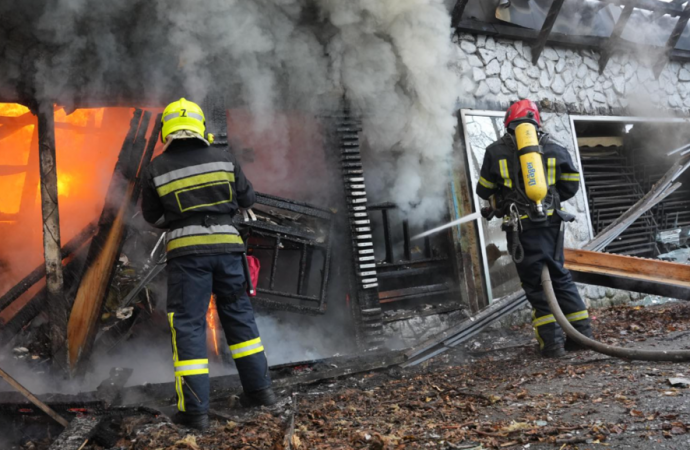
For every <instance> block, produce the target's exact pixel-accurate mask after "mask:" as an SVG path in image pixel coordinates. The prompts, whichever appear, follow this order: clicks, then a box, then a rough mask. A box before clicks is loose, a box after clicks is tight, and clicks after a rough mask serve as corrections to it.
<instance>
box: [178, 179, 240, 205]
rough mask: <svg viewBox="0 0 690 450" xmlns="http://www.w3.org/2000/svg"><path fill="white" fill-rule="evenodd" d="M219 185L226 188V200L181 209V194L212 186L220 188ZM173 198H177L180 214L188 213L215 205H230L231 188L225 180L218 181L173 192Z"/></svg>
mask: <svg viewBox="0 0 690 450" xmlns="http://www.w3.org/2000/svg"><path fill="white" fill-rule="evenodd" d="M220 185H223V186H227V187H228V198H227V199H223V200H220V201H217V202H214V203H204V204H201V205H192V206H188V207H187V208H183V207H182V202H181V201H180V194H182V193H183V192H189V191H194V190H196V189H204V188H208V187H212V186H220ZM175 198H177V206H178V207H179V208H180V212H185V211H189V210H190V209H197V208H204V207H206V206H215V205H220V204H222V203H230V202H231V201H232V187H231V186H230V182H229V181H227V180H223V181H219V182H216V183H208V184H202V185H201V186H194V187H190V188H187V189H181V190H179V191H177V192H175Z"/></svg>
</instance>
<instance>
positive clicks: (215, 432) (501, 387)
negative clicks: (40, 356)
mask: <svg viewBox="0 0 690 450" xmlns="http://www.w3.org/2000/svg"><path fill="white" fill-rule="evenodd" d="M593 315H594V316H596V320H595V330H596V331H595V332H596V334H597V337H598V338H599V339H600V340H603V341H604V342H607V343H611V344H616V345H622V344H625V345H626V346H632V345H634V346H641V347H647V348H657V349H658V348H668V349H671V348H673V349H685V348H688V347H689V346H690V304H688V303H668V304H664V305H656V306H650V307H639V306H638V307H633V306H619V307H614V308H610V309H605V310H597V311H594V314H593ZM531 333H532V331H531V329H530V328H529V327H527V326H525V327H521V328H517V329H513V330H507V331H491V332H487V333H484V334H483V335H481V336H480V337H479V338H478V339H476V340H473V341H471V342H469V343H468V344H467V345H466V346H465V347H464V348H459V349H457V350H455V351H454V352H452V353H447V354H444V355H442V356H440V357H437V358H436V359H435V360H432V361H431V362H429V363H427V364H425V365H423V366H421V367H415V368H412V369H400V368H398V367H393V368H388V369H386V370H382V371H378V372H371V373H366V374H358V375H354V376H351V377H347V378H342V379H339V380H328V381H325V382H320V383H318V384H312V385H309V386H301V387H298V388H291V389H290V390H283V391H282V392H281V395H282V396H283V398H284V400H283V401H282V402H281V404H280V405H279V406H278V407H274V408H272V409H261V410H252V411H249V410H241V409H235V408H233V407H232V400H231V399H216V400H215V401H214V402H213V404H212V409H213V411H214V412H215V416H214V421H213V425H212V428H211V430H209V431H208V432H204V433H199V432H192V431H190V430H185V429H181V428H178V427H176V426H174V425H171V424H170V423H169V422H168V421H167V418H166V417H165V416H163V415H161V416H158V417H152V416H146V415H142V416H139V417H128V418H126V419H124V420H123V421H122V423H121V424H120V425H119V426H118V428H117V429H116V430H115V433H117V434H118V435H119V441H118V442H117V445H115V446H114V447H111V448H116V449H137V450H140V449H142V450H143V449H192V450H197V449H235V448H247V449H250V448H251V449H284V448H293V449H295V448H298V449H316V448H318V449H350V448H356V449H377V450H378V449H403V448H404V449H408V448H409V449H415V448H420V449H421V448H438V449H489V448H508V449H518V448H529V449H561V450H565V449H597V448H605V447H608V448H615V449H619V448H620V449H651V448H654V449H686V448H689V447H690V434H688V427H690V417H689V413H688V407H687V406H686V403H687V398H688V397H690V388H688V386H687V385H684V384H678V385H675V386H673V385H671V383H670V381H669V379H670V378H679V377H680V378H683V377H688V378H690V366H689V365H688V364H672V363H646V362H630V361H622V360H618V359H612V358H609V357H606V356H603V355H599V354H595V353H592V352H580V353H576V354H572V355H570V356H569V357H567V358H563V359H558V360H543V359H540V358H539V357H538V355H537V351H536V348H535V346H534V345H533V338H532V335H531ZM688 382H689V383H690V381H688ZM164 409H165V408H164ZM292 424H294V426H293V425H292ZM22 448H24V449H29V448H32V449H39V448H41V445H40V443H26V444H25V445H24V446H23V447H22ZM101 448H103V447H100V446H99V445H97V444H89V443H87V444H86V445H85V446H84V449H101Z"/></svg>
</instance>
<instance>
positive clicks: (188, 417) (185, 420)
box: [171, 411, 209, 431]
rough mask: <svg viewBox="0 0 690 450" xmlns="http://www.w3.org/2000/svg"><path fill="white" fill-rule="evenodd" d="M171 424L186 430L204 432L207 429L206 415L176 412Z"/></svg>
mask: <svg viewBox="0 0 690 450" xmlns="http://www.w3.org/2000/svg"><path fill="white" fill-rule="evenodd" d="M171 420H172V423H174V424H175V425H180V426H182V427H186V428H194V429H195V430H199V431H204V430H206V429H208V427H209V421H208V414H188V413H184V412H182V411H178V412H177V413H176V414H175V415H174V416H172V417H171Z"/></svg>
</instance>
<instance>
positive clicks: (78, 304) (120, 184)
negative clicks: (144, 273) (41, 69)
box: [67, 110, 151, 376]
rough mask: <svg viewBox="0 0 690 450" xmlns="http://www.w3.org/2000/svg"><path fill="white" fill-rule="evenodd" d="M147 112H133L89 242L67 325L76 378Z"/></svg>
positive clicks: (108, 275)
mask: <svg viewBox="0 0 690 450" xmlns="http://www.w3.org/2000/svg"><path fill="white" fill-rule="evenodd" d="M150 117H151V113H150V112H146V113H143V118H142V111H141V110H136V111H135V113H134V115H133V117H132V121H131V122H130V130H129V133H128V134H127V137H126V138H125V141H124V143H123V146H122V150H121V152H120V157H119V158H118V161H117V164H116V165H115V171H114V173H113V178H112V179H111V182H110V186H109V188H108V193H107V195H106V200H105V205H104V207H103V211H102V213H101V218H100V220H99V223H98V231H97V233H96V236H94V238H93V240H92V241H91V246H90V247H89V253H88V256H87V259H86V264H85V270H84V273H83V275H82V277H81V281H80V284H79V288H78V290H77V293H76V296H75V299H74V305H73V307H72V312H71V314H70V317H69V323H68V325H67V359H68V361H67V363H68V366H69V370H70V374H71V375H72V376H74V375H76V374H77V371H78V369H79V368H80V363H81V362H82V361H84V360H85V359H87V358H88V356H89V354H90V352H91V348H92V346H93V340H94V338H95V335H96V331H97V324H98V318H99V316H100V313H101V309H102V307H103V302H104V301H105V298H106V297H107V295H108V291H109V289H110V281H111V279H112V276H113V273H114V269H115V264H116V261H117V258H118V256H119V254H120V250H121V248H122V242H123V239H124V236H125V231H126V230H125V226H126V222H127V219H128V218H129V211H130V209H131V207H132V198H133V193H134V190H135V185H136V174H137V171H138V169H139V166H140V164H141V159H142V154H143V152H144V146H145V145H146V139H145V138H146V132H147V130H148V124H149V120H150Z"/></svg>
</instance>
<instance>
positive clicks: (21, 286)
mask: <svg viewBox="0 0 690 450" xmlns="http://www.w3.org/2000/svg"><path fill="white" fill-rule="evenodd" d="M95 231H96V221H93V222H91V223H90V224H88V225H87V226H86V227H85V228H84V229H83V230H82V231H80V232H79V234H77V235H76V236H74V237H73V238H72V239H70V241H69V242H68V243H67V244H65V245H64V246H63V247H62V249H61V251H60V253H61V255H62V259H63V265H64V264H65V261H64V260H65V258H67V257H68V256H70V255H71V254H72V253H73V252H75V251H77V250H78V249H79V248H80V247H81V246H82V245H83V244H84V243H85V242H86V241H88V240H89V239H90V238H91V236H93V234H94V233H95ZM45 276H46V267H45V265H44V264H41V265H39V266H38V267H36V268H35V269H34V270H32V271H31V273H29V274H28V275H27V276H25V277H24V278H22V280H21V281H20V282H19V283H17V284H15V285H14V286H13V287H12V288H10V290H8V291H7V292H6V293H5V294H3V296H2V297H0V311H2V310H4V309H5V308H6V307H7V306H8V305H9V304H10V303H12V302H13V301H15V300H16V299H18V298H19V296H21V295H22V294H24V292H26V291H27V290H28V289H29V288H31V286H33V285H34V284H36V283H38V282H39V281H40V280H42V279H43V278H44V277H45ZM0 323H2V321H1V320H0Z"/></svg>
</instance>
